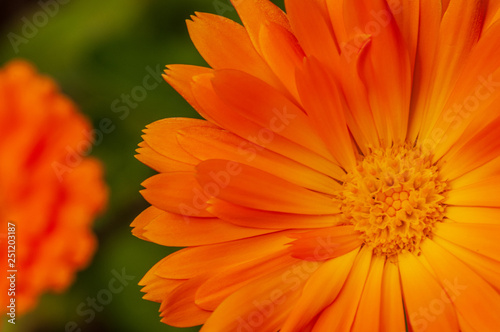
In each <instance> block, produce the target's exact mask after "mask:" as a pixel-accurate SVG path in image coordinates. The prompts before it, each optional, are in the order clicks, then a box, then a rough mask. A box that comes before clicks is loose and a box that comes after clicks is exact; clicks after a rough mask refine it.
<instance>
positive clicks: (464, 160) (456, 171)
mask: <svg viewBox="0 0 500 332" xmlns="http://www.w3.org/2000/svg"><path fill="white" fill-rule="evenodd" d="M499 126H500V117H498V118H497V119H496V120H495V121H493V122H491V123H490V124H488V125H487V126H486V127H485V128H483V129H482V130H481V131H479V132H477V133H474V135H471V136H469V137H467V141H466V143H465V144H463V145H461V146H460V145H458V144H457V146H456V147H454V148H452V149H451V150H450V151H449V152H448V153H447V155H446V156H445V157H444V158H445V159H444V160H445V163H444V165H442V166H441V171H442V172H443V174H445V175H446V176H447V177H448V178H449V179H455V178H457V177H458V176H460V175H463V174H465V173H467V172H469V171H471V170H473V169H475V168H477V167H479V166H482V165H484V164H486V163H487V162H490V161H492V160H493V159H495V158H496V157H498V154H499V151H500V130H498V127H499ZM453 165H460V167H456V166H455V167H454V166H453Z"/></svg>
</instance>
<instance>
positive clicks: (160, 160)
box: [135, 141, 194, 173]
mask: <svg viewBox="0 0 500 332" xmlns="http://www.w3.org/2000/svg"><path fill="white" fill-rule="evenodd" d="M135 151H136V152H137V153H138V154H137V155H136V156H135V157H136V158H137V159H138V160H139V161H141V162H142V163H143V164H145V165H147V166H149V167H151V168H152V169H154V170H155V171H157V172H160V173H165V172H176V171H193V170H194V166H193V165H192V164H187V163H183V162H180V161H177V160H173V159H170V158H168V157H165V156H164V155H162V154H160V153H158V152H156V151H155V150H153V149H152V148H151V147H150V146H149V145H148V143H146V142H144V141H143V142H141V143H139V148H138V149H137V150H135Z"/></svg>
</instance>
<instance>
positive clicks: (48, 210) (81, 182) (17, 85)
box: [0, 60, 107, 322]
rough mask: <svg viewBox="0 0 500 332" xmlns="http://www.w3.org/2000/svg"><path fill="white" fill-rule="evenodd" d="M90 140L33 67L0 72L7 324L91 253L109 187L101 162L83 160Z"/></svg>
mask: <svg viewBox="0 0 500 332" xmlns="http://www.w3.org/2000/svg"><path fill="white" fill-rule="evenodd" d="M89 133H91V127H90V124H89V122H88V121H87V120H86V119H85V118H84V117H83V116H82V115H81V114H80V113H79V112H78V110H77V108H76V106H75V105H74V104H73V102H72V101H70V100H69V99H68V98H67V97H66V96H64V95H63V94H61V92H60V91H59V90H58V87H57V86H56V84H55V83H54V82H53V81H52V80H51V79H50V78H48V77H44V76H41V75H39V74H38V73H37V72H36V71H35V69H34V68H33V66H32V65H31V64H29V63H28V62H26V61H22V60H14V61H12V62H10V63H8V64H7V65H6V66H5V67H4V68H2V69H1V70H0V161H1V162H0V248H1V253H2V257H1V259H0V268H1V271H2V272H1V273H2V278H1V279H0V289H1V292H0V303H1V308H0V312H1V313H2V315H5V312H6V311H7V314H10V315H9V316H10V317H7V318H8V319H12V318H16V317H17V316H19V315H20V314H23V313H25V312H26V311H27V310H29V309H32V308H33V307H34V306H35V305H36V304H37V302H38V298H39V297H40V295H41V294H43V293H46V292H48V291H53V292H61V291H63V290H65V289H66V288H67V287H68V286H69V285H70V284H71V283H72V281H73V279H74V277H75V273H76V271H77V270H80V269H82V268H84V267H85V266H86V265H87V264H88V262H89V260H90V259H91V257H92V255H93V253H94V250H95V248H96V239H95V236H94V234H93V233H92V229H91V228H92V223H93V220H94V218H95V217H96V214H97V213H98V212H100V211H102V209H103V207H104V204H105V201H106V199H107V188H106V186H105V184H104V182H103V178H102V175H103V174H102V165H101V164H100V162H98V161H97V160H95V159H93V158H84V156H83V155H82V154H81V153H84V151H87V152H88V150H89V149H90V148H91V146H92V143H91V137H90V136H91V135H90V136H89ZM89 137H90V138H89ZM6 275H7V277H8V278H7V277H6ZM12 299H14V301H13V300H12ZM12 303H14V304H12ZM7 306H9V307H7ZM12 314H14V315H12ZM16 315H17V316H16ZM13 322H15V319H14V321H13Z"/></svg>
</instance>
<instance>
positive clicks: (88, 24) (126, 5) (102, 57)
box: [0, 0, 283, 332]
mask: <svg viewBox="0 0 500 332" xmlns="http://www.w3.org/2000/svg"><path fill="white" fill-rule="evenodd" d="M275 3H277V4H278V5H280V6H281V7H283V2H282V1H275ZM0 4H1V5H0V32H1V33H0V36H1V37H0V65H2V66H3V65H4V64H5V63H6V62H7V61H9V60H11V59H14V58H24V59H28V60H30V61H31V62H33V63H34V64H35V65H36V67H37V68H38V70H39V71H40V72H41V73H43V74H47V75H50V76H52V77H53V78H54V79H55V80H56V81H57V82H58V83H59V85H60V87H61V90H62V91H63V92H64V93H65V94H67V95H68V96H70V98H71V99H73V100H74V101H75V102H76V103H77V104H78V105H79V107H80V109H81V111H82V112H83V113H84V114H85V115H86V116H87V117H88V118H89V119H90V120H91V121H92V123H93V124H94V126H95V127H97V126H98V125H99V122H100V121H101V120H102V119H105V118H107V119H110V120H111V121H112V123H113V125H114V128H115V129H114V130H113V131H112V132H111V133H109V134H105V135H104V136H103V137H102V140H100V141H99V142H98V143H99V144H96V145H95V146H94V148H93V149H92V152H91V154H92V155H93V156H96V157H98V158H100V159H101V160H102V161H103V163H104V165H105V169H106V181H107V183H108V186H109V188H110V200H109V206H108V209H107V211H106V212H105V213H104V214H103V215H102V216H101V217H100V218H99V219H98V220H97V221H96V223H95V225H94V231H95V233H96V234H97V237H98V240H99V247H98V249H97V252H96V254H95V256H94V259H93V261H92V262H91V264H90V265H89V266H88V268H87V269H85V270H83V271H81V272H79V273H78V274H77V279H76V281H75V282H74V284H73V285H72V286H71V287H70V288H69V289H68V290H67V291H66V292H65V293H64V294H46V295H44V296H43V297H42V298H41V301H40V304H39V305H38V307H37V308H36V309H35V310H34V311H32V312H30V313H29V314H27V315H25V316H23V317H20V318H18V319H17V322H16V325H15V326H13V325H12V324H6V321H5V319H4V317H2V318H1V320H0V330H4V331H7V332H8V331H26V332H32V331H33V332H34V331H37V332H42V331H44V332H45V331H66V326H67V324H68V323H69V322H75V323H76V324H77V325H78V327H79V329H81V330H79V329H76V331H93V332H99V331H198V330H199V328H187V329H177V328H173V327H169V326H167V325H165V324H162V323H160V319H159V316H158V309H159V304H157V303H153V302H149V301H146V300H143V299H142V295H143V294H142V293H141V292H140V287H139V286H138V285H137V283H138V282H139V280H140V279H141V278H142V276H143V275H144V274H145V273H146V272H147V270H148V269H149V268H150V267H151V266H153V265H154V264H155V263H156V262H157V261H158V260H160V259H161V258H163V257H165V256H166V255H168V254H169V253H171V252H173V251H175V250H176V249H177V248H167V247H162V246H159V245H156V244H154V243H149V242H146V241H142V240H139V239H137V238H135V237H134V236H132V235H131V232H130V230H131V229H130V226H129V225H130V223H131V222H132V221H133V219H134V218H135V216H137V215H138V214H139V213H140V212H141V211H142V210H143V209H145V208H146V207H147V206H148V204H147V203H146V202H145V200H144V199H143V198H142V196H141V195H140V194H139V190H140V189H141V186H140V183H141V182H142V181H143V180H145V179H146V178H148V177H149V176H151V175H153V174H154V172H153V171H152V170H150V169H149V168H148V167H146V166H144V165H143V164H141V163H140V162H139V161H137V160H136V159H135V158H134V154H135V152H134V151H135V149H136V147H137V144H138V143H139V142H140V141H141V137H140V136H141V130H142V129H143V128H144V127H145V126H146V125H147V124H148V123H151V122H154V121H156V120H159V119H162V118H165V117H173V116H184V117H198V115H197V114H196V113H195V112H194V111H193V110H192V108H191V107H190V106H189V105H188V104H187V103H186V102H185V101H184V100H183V99H182V98H181V97H180V96H179V95H177V93H176V92H175V91H174V90H173V89H172V88H171V87H170V86H168V85H167V84H166V83H165V82H164V81H163V80H161V82H160V83H159V84H158V85H157V86H156V88H154V89H152V90H148V91H147V95H146V96H145V97H143V98H142V97H141V98H140V100H139V99H137V100H134V99H132V100H131V101H132V102H131V103H130V104H129V105H127V104H126V102H125V101H123V100H122V96H123V95H130V94H131V92H132V91H133V89H134V88H136V87H141V86H143V82H144V79H145V78H146V76H148V75H149V76H152V77H154V79H158V80H159V75H160V73H159V71H161V70H162V69H163V68H164V66H165V65H166V64H174V63H186V64H197V65H206V63H205V62H204V61H203V59H202V58H201V57H200V56H199V54H198V53H197V51H196V49H195V48H194V46H193V45H192V44H191V41H190V39H189V36H188V33H187V29H186V26H185V20H186V19H187V18H189V16H190V15H192V14H193V13H194V12H195V11H201V12H210V13H215V14H221V15H224V16H226V17H229V18H231V19H234V20H236V21H238V22H239V20H238V17H237V14H236V12H235V11H234V9H232V7H231V6H230V2H229V0H168V1H162V0H106V1H103V0H33V1H31V0H2V1H1V2H0ZM43 4H45V5H43ZM43 13H45V15H43ZM44 17H46V18H47V19H44ZM26 22H29V23H31V24H32V26H31V27H29V26H28V25H29V24H28V23H26ZM154 79H151V78H149V81H148V82H149V83H150V84H154V83H155V82H157V81H155V80H154ZM89 195H92V193H89ZM123 269H124V270H125V272H126V274H127V275H128V276H133V277H134V279H133V280H132V281H131V282H130V284H129V285H127V286H126V287H124V289H123V291H122V292H120V293H118V294H114V295H113V298H112V300H111V302H110V303H109V304H107V305H105V306H102V310H101V311H100V312H96V315H95V318H94V319H93V320H92V321H91V322H89V323H87V322H86V321H85V319H88V318H89V316H88V315H82V314H81V312H80V313H79V312H78V311H77V308H78V307H79V306H80V305H81V303H85V302H86V301H87V298H88V297H90V298H95V297H96V296H97V294H98V293H99V291H100V290H102V289H108V284H109V281H110V280H111V279H112V278H113V277H114V276H113V272H112V271H113V270H115V271H117V272H119V273H121V271H123ZM85 308H88V307H87V306H85ZM2 327H3V329H2ZM221 332H223V331H221Z"/></svg>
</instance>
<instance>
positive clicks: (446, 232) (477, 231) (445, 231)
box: [434, 222, 500, 261]
mask: <svg viewBox="0 0 500 332" xmlns="http://www.w3.org/2000/svg"><path fill="white" fill-rule="evenodd" d="M434 234H435V235H437V236H439V237H442V238H443V239H445V240H447V241H450V242H452V243H454V244H457V245H459V246H461V247H464V248H467V249H469V250H470V251H473V252H475V253H478V254H481V255H484V256H486V257H490V258H492V259H494V260H497V261H500V247H499V246H498V234H500V224H462V223H449V222H448V223H439V224H437V225H436V227H435V228H434Z"/></svg>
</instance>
